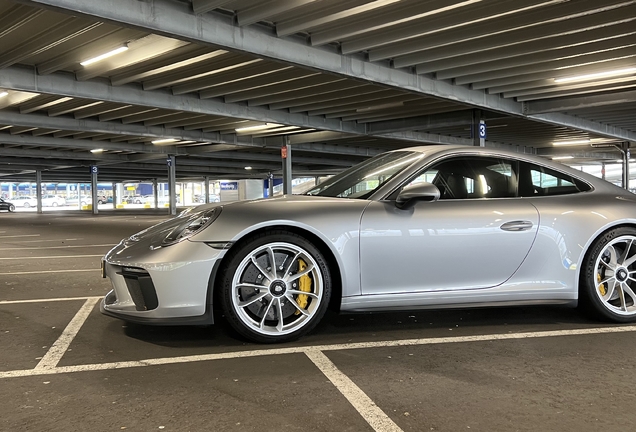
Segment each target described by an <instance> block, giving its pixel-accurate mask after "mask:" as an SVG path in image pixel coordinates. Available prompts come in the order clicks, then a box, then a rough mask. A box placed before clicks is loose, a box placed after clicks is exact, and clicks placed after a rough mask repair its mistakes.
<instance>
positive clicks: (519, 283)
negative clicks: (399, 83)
mask: <svg viewBox="0 0 636 432" xmlns="http://www.w3.org/2000/svg"><path fill="white" fill-rule="evenodd" d="M408 150H410V151H415V152H420V153H421V154H422V155H423V156H422V157H421V158H417V160H416V162H414V164H413V165H412V166H410V167H409V168H408V169H405V170H404V171H402V172H400V173H399V174H398V175H396V176H395V177H394V178H392V179H391V180H390V181H388V182H387V183H386V184H384V185H382V186H381V187H379V188H378V189H377V190H375V191H374V193H373V194H372V195H371V196H370V198H369V199H366V200H357V199H342V198H326V197H315V196H285V197H281V198H270V199H262V200H256V201H244V202H236V203H232V204H227V205H223V211H222V213H221V215H220V216H219V217H218V219H217V220H216V221H215V222H214V223H213V224H212V225H210V226H209V227H207V228H205V229H204V230H202V231H201V232H199V233H197V234H195V235H194V236H193V237H191V238H190V239H188V240H187V241H183V242H181V243H178V244H175V245H173V246H168V247H165V248H158V249H155V250H151V248H150V247H151V246H152V245H151V241H150V237H144V236H141V237H140V238H139V239H138V241H137V242H136V244H135V246H130V245H128V246H127V245H126V244H125V242H122V243H121V244H120V245H118V246H117V247H116V248H115V249H113V250H112V251H111V252H109V253H108V254H107V255H106V261H107V263H108V264H107V265H109V266H112V268H111V270H110V271H111V273H112V272H115V273H116V270H117V268H118V266H137V267H140V268H146V269H148V270H149V271H151V272H152V277H153V280H154V281H155V283H156V284H158V285H159V286H160V287H158V288H157V291H158V295H159V304H160V306H159V308H157V309H156V310H154V311H132V310H131V309H130V307H129V306H130V305H129V304H128V306H126V305H117V304H113V305H106V306H103V307H104V308H105V309H107V310H108V311H109V312H111V313H112V314H115V315H117V316H120V317H122V318H124V319H125V318H126V317H127V316H128V317H130V316H132V315H135V316H153V317H155V318H174V317H176V316H177V315H179V316H186V315H185V314H187V313H198V312H201V311H202V310H203V309H204V308H205V306H206V304H205V300H204V299H205V298H206V295H207V293H208V290H209V287H208V283H209V281H210V278H211V276H214V275H213V268H214V265H215V263H216V262H217V261H218V260H222V259H223V257H224V256H225V254H226V253H227V250H226V249H223V248H221V249H215V248H212V247H210V246H208V245H206V243H210V244H215V245H224V244H227V245H228V246H231V245H235V244H236V243H238V242H240V241H241V240H242V239H244V238H245V237H246V236H249V235H250V234H252V233H254V232H256V231H260V230H262V229H266V228H272V227H276V228H288V229H292V230H294V231H296V232H298V233H300V234H304V235H305V236H306V237H308V238H309V239H310V240H311V241H314V242H316V243H319V244H320V245H321V246H323V248H324V249H325V250H326V251H329V253H330V254H331V255H333V258H334V261H335V263H336V265H337V268H334V269H333V270H335V271H336V274H339V276H340V284H341V286H342V299H341V310H343V311H366V310H394V309H409V308H410V309H415V308H429V307H434V308H439V307H458V306H481V305H493V304H499V305H512V304H536V303H554V304H559V303H571V304H575V303H576V300H577V297H578V280H579V271H580V264H581V261H582V259H583V257H584V255H585V252H586V251H587V249H588V247H589V246H590V244H591V243H592V241H593V240H594V239H595V238H597V237H598V236H599V235H600V234H601V233H603V232H604V231H606V230H608V229H610V228H612V227H615V226H619V225H623V224H629V225H632V226H636V205H635V204H636V197H635V196H634V195H632V194H631V193H629V192H627V191H625V190H623V189H620V188H618V187H616V186H614V185H611V184H610V183H607V182H605V181H603V180H600V179H598V178H595V177H592V176H590V175H587V174H584V173H582V172H579V171H576V170H573V169H570V168H568V167H565V166H563V165H560V164H557V163H553V162H551V161H547V160H545V159H542V158H538V157H533V156H531V155H524V154H518V153H512V152H506V151H500V150H497V149H490V148H470V147H454V146H452V147H451V146H429V147H418V148H411V149H408ZM456 155H475V156H484V155H488V156H496V157H501V158H506V159H511V160H525V161H528V162H531V163H533V164H538V165H541V166H545V167H548V168H552V169H555V170H557V171H560V172H564V173H567V174H569V175H571V176H573V177H575V178H578V179H580V180H582V181H584V182H586V183H587V184H589V185H590V186H591V190H590V191H589V192H581V193H577V194H572V195H559V196H545V197H528V198H480V199H471V200H440V201H435V202H421V203H418V204H417V205H416V206H415V207H414V208H413V209H411V210H399V209H396V208H395V204H394V202H393V201H392V200H391V196H392V195H395V193H396V191H398V190H399V188H400V186H401V185H402V184H404V183H405V182H406V181H407V180H408V179H409V178H410V177H412V176H413V175H414V173H416V172H419V171H420V170H421V169H422V168H424V167H426V166H430V165H431V164H433V163H435V162H437V161H440V160H443V159H444V158H446V157H452V156H456ZM218 205H220V204H210V205H206V206H201V207H200V208H211V207H214V206H218ZM498 213H502V214H501V215H500V214H498ZM518 221H525V222H529V223H530V224H531V227H530V228H529V229H527V230H524V231H520V232H514V231H509V232H507V231H504V230H502V229H501V227H502V225H504V224H505V223H507V222H518ZM394 224H395V225H394ZM398 231H399V233H400V235H397V233H398ZM407 232H408V235H407V234H406V233H407ZM495 233H496V234H495ZM423 240H426V242H424V241H423ZM195 245H196V246H198V247H195ZM111 273H109V275H110V274H111ZM115 289H116V290H118V289H117V286H116V287H115ZM121 289H122V287H120V290H121ZM171 290H172V291H173V292H171ZM118 292H119V290H118ZM175 293H179V294H175ZM180 308H181V309H180ZM180 314H181V315H180ZM167 321H169V320H167Z"/></svg>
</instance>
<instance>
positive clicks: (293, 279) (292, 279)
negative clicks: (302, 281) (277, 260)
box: [284, 264, 314, 283]
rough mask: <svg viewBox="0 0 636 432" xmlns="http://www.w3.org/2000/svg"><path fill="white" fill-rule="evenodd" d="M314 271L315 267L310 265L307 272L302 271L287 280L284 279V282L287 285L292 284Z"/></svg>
mask: <svg viewBox="0 0 636 432" xmlns="http://www.w3.org/2000/svg"><path fill="white" fill-rule="evenodd" d="M313 269H314V266H313V265H312V264H310V265H308V266H307V268H306V269H305V270H303V271H300V272H298V273H296V274H293V275H291V276H287V278H286V279H284V280H285V282H287V283H291V282H293V281H295V280H296V279H299V278H301V277H303V276H305V275H306V274H307V273H309V272H311V271H312V270H313Z"/></svg>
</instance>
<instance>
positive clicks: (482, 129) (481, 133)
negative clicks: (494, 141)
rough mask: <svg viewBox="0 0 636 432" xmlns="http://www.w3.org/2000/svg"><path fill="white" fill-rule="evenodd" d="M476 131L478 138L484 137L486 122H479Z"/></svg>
mask: <svg viewBox="0 0 636 432" xmlns="http://www.w3.org/2000/svg"><path fill="white" fill-rule="evenodd" d="M478 132H479V138H480V139H486V123H479V128H478Z"/></svg>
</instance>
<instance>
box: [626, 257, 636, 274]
mask: <svg viewBox="0 0 636 432" xmlns="http://www.w3.org/2000/svg"><path fill="white" fill-rule="evenodd" d="M635 261H636V253H635V254H634V255H632V256H631V258H629V259H626V260H625V261H624V262H623V265H624V266H625V267H629V266H631V265H632V264H634V262H635ZM630 273H631V272H630Z"/></svg>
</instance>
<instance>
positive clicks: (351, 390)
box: [305, 349, 402, 432]
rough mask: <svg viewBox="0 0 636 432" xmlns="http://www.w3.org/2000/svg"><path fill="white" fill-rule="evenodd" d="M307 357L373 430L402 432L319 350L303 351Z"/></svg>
mask: <svg viewBox="0 0 636 432" xmlns="http://www.w3.org/2000/svg"><path fill="white" fill-rule="evenodd" d="M305 354H306V355H307V357H309V359H310V360H311V361H312V362H313V363H314V364H315V365H316V366H317V367H318V369H320V371H321V372H322V373H323V374H325V376H326V377H327V378H329V381H331V383H332V384H333V385H334V386H336V388H337V389H338V391H340V393H342V395H343V396H344V397H345V398H347V400H348V401H349V403H350V404H351V405H353V407H354V408H355V409H356V411H358V413H359V414H360V415H361V416H362V418H363V419H365V420H366V422H367V423H369V426H371V427H372V428H373V430H375V431H378V432H402V429H400V428H399V427H398V425H396V424H395V423H394V422H393V420H391V418H390V417H389V416H388V415H386V414H385V413H384V411H382V410H381V409H380V407H379V406H377V405H376V404H375V402H373V400H371V398H370V397H369V396H367V394H366V393H365V392H363V391H362V389H361V388H360V387H358V386H357V385H356V384H355V383H354V382H353V381H351V378H349V377H348V376H346V375H345V374H343V373H342V372H340V369H338V368H337V367H336V365H335V364H333V362H332V361H331V360H329V358H327V356H326V355H325V354H324V353H323V352H322V351H320V350H317V349H309V350H307V351H305Z"/></svg>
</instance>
